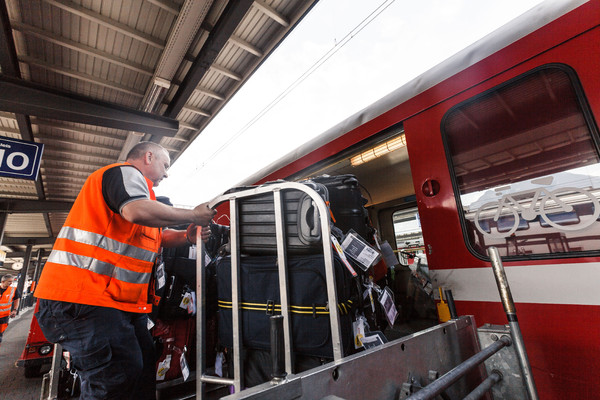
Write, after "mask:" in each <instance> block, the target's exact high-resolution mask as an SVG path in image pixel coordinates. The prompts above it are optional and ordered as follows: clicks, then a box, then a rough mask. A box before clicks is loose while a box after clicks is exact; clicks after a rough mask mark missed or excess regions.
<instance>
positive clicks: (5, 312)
mask: <svg viewBox="0 0 600 400" xmlns="http://www.w3.org/2000/svg"><path fill="white" fill-rule="evenodd" d="M16 292H17V288H15V287H12V286H9V287H8V288H6V290H5V291H4V293H3V294H2V296H0V320H2V318H6V321H5V322H3V323H0V334H1V333H3V332H4V331H5V330H6V328H8V317H9V316H10V309H11V308H12V303H13V297H14V296H15V293H16Z"/></svg>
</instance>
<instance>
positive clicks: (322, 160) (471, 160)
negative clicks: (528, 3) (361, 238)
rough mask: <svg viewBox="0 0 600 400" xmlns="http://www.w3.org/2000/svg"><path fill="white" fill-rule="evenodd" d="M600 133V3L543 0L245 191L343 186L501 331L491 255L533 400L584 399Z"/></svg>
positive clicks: (592, 311)
mask: <svg viewBox="0 0 600 400" xmlns="http://www.w3.org/2000/svg"><path fill="white" fill-rule="evenodd" d="M599 120H600V1H598V0H592V1H581V0H567V1H547V2H544V3H542V4H540V5H538V6H537V7H535V8H534V9H532V10H531V11H529V12H527V13H526V14H524V15H522V16H521V17H519V18H517V19H516V20H514V21H512V22H510V23H509V24H507V25H505V26H503V27H502V28H500V29H498V30H497V31H495V32H493V33H492V34H490V35H488V36H486V37H484V38H483V39H481V40H479V41H478V42H476V43H475V44H473V45H471V46H470V47H468V48H466V49H465V50H463V51H461V52H459V53H458V54H456V55H455V56H453V57H451V58H450V59H448V60H446V61H445V62H443V63H441V64H440V65H438V66H436V67H435V68H433V69H431V70H429V71H427V72H425V73H424V74H422V75H421V76H419V77H418V78H416V79H414V80H413V81H411V82H409V83H408V84H406V85H404V86H402V87H400V88H399V89H397V90H395V91H393V92H392V93H390V94H389V95H388V96H386V97H384V98H382V99H381V100H379V101H377V102H376V103H374V104H373V105H371V106H369V107H367V108H365V109H364V110H362V111H360V112H359V113H357V114H355V115H353V116H351V117H349V118H348V119H346V120H344V121H342V122H341V123H339V124H338V125H336V126H334V127H333V128H331V129H329V130H328V131H326V132H325V133H323V134H322V135H320V136H319V137H318V138H317V139H315V140H313V141H311V142H309V143H307V144H306V145H304V146H301V147H300V148H299V149H297V150H296V151H294V152H293V153H291V154H289V155H288V156H286V157H284V158H282V159H281V160H279V161H277V162H276V163H274V164H272V165H270V166H269V167H267V168H265V169H263V170H262V171H260V172H259V173H257V174H255V175H253V176H252V177H250V178H248V179H247V180H246V181H245V182H243V184H260V183H263V182H267V181H273V180H276V179H281V178H283V179H288V180H298V179H303V178H307V177H310V176H316V175H321V174H329V175H339V174H347V173H350V174H354V175H356V176H357V177H358V179H359V181H360V182H361V184H362V185H363V186H364V187H365V189H366V190H365V193H367V194H368V200H369V203H368V204H367V208H368V210H369V213H370V217H371V219H372V221H373V223H374V225H376V227H377V229H378V231H379V233H380V235H381V237H382V239H384V240H387V241H388V242H389V243H390V244H392V246H393V247H395V248H396V249H402V248H404V247H407V246H409V245H412V246H413V247H415V245H417V248H421V249H423V256H422V258H423V259H425V258H426V262H427V266H428V268H429V272H430V274H431V277H432V282H433V284H434V287H437V286H443V287H444V288H449V289H451V290H452V292H453V295H454V299H455V302H456V308H457V311H458V314H460V315H467V314H468V315H474V316H475V319H476V321H477V322H478V324H480V325H481V324H483V323H492V324H505V323H506V316H505V314H504V312H503V308H502V305H501V303H500V298H499V295H498V291H497V288H496V283H495V280H494V276H493V274H492V271H491V268H490V261H489V258H488V256H487V253H486V249H487V247H489V246H495V247H497V248H498V249H499V251H500V255H501V256H502V260H503V262H504V266H505V268H506V274H507V277H508V280H509V283H510V285H511V290H512V294H513V297H514V300H515V302H516V309H517V313H518V317H519V321H520V325H521V330H522V333H523V336H524V341H525V346H526V349H527V352H528V355H529V360H530V363H531V367H532V370H533V376H534V379H535V381H536V384H537V388H538V393H539V395H540V398H542V399H567V398H568V399H595V398H598V396H599V395H598V393H600V288H599V285H600V220H599V215H600V204H599V199H600V136H599V130H598V121H599ZM411 224H412V225H411ZM418 231H422V240H421V239H419V238H418ZM407 232H408V233H407ZM415 233H417V235H416V236H415ZM415 238H416V239H415Z"/></svg>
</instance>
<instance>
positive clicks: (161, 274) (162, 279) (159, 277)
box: [156, 262, 167, 289]
mask: <svg viewBox="0 0 600 400" xmlns="http://www.w3.org/2000/svg"><path fill="white" fill-rule="evenodd" d="M165 283H167V278H166V275H165V263H164V262H161V263H160V264H158V267H156V289H161V288H162V287H163V286H165Z"/></svg>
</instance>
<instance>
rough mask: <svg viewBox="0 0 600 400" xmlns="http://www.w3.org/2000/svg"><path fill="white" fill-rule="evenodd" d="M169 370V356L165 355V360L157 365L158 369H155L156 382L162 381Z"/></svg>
mask: <svg viewBox="0 0 600 400" xmlns="http://www.w3.org/2000/svg"><path fill="white" fill-rule="evenodd" d="M169 368H171V355H170V354H167V356H166V357H165V359H164V360H162V361H161V362H159V363H158V368H157V369H156V380H157V381H164V380H165V376H166V375H167V371H168V370H169Z"/></svg>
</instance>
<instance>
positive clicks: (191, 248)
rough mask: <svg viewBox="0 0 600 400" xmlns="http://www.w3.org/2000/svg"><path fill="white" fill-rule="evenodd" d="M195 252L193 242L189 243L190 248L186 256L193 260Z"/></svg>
mask: <svg viewBox="0 0 600 400" xmlns="http://www.w3.org/2000/svg"><path fill="white" fill-rule="evenodd" d="M197 253H198V250H197V249H196V245H195V244H193V245H191V246H190V249H189V251H188V258H189V259H192V260H195V259H196V255H197Z"/></svg>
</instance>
